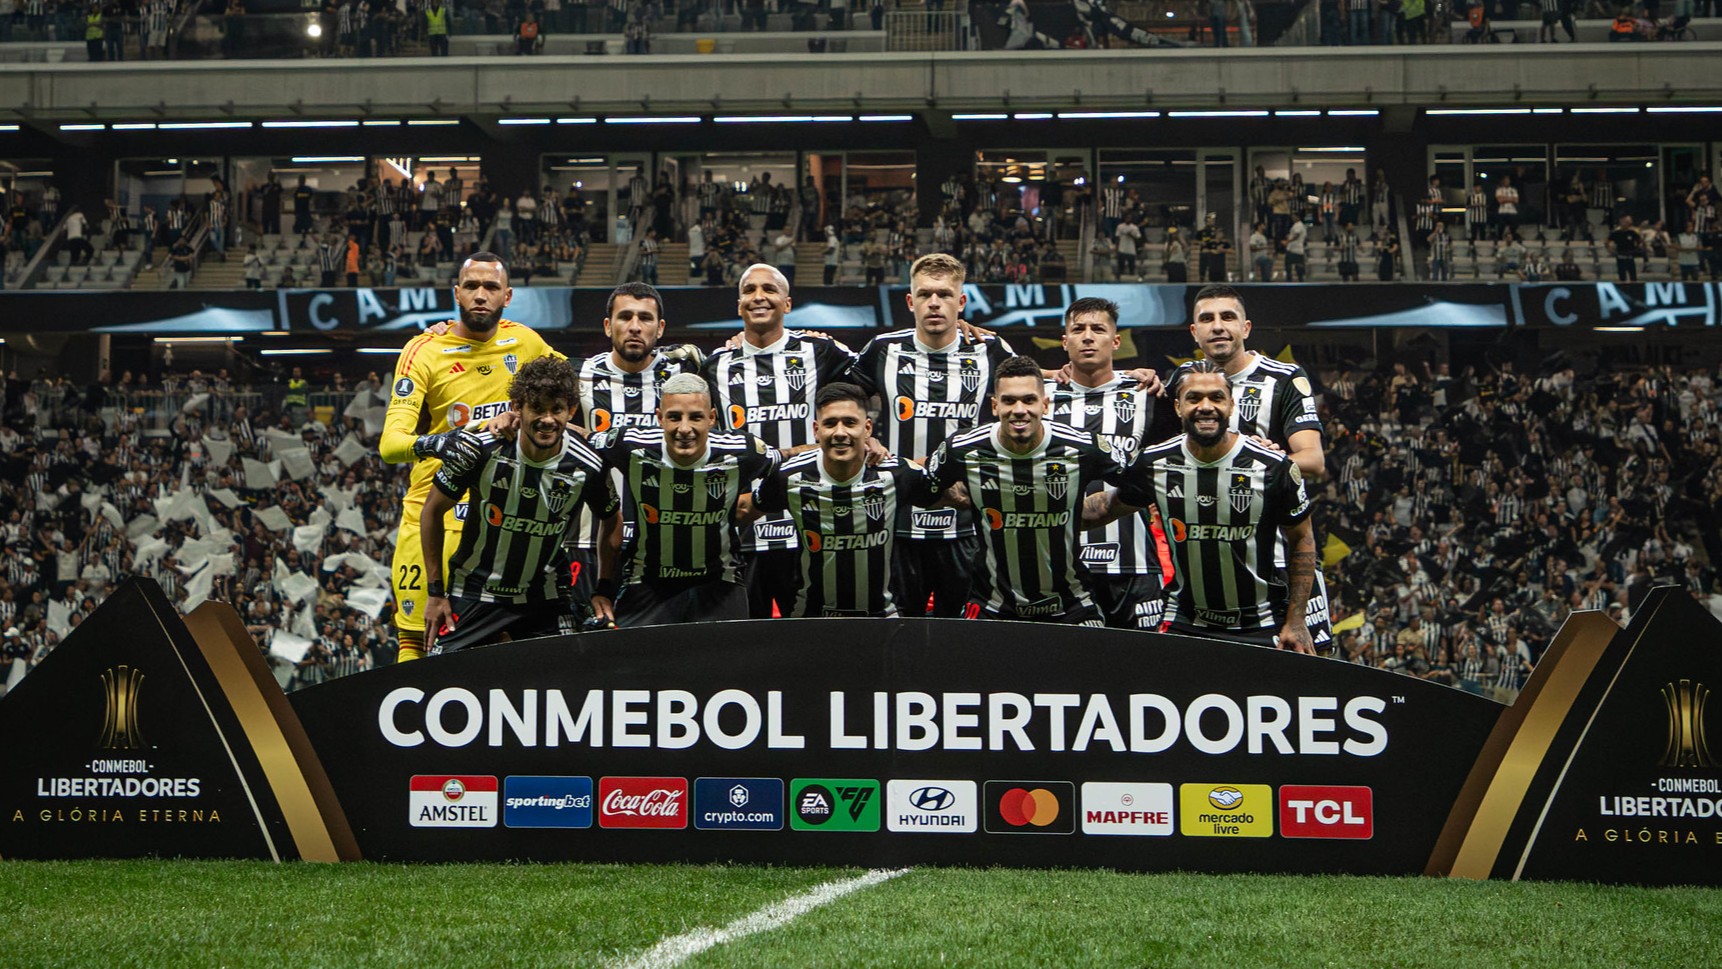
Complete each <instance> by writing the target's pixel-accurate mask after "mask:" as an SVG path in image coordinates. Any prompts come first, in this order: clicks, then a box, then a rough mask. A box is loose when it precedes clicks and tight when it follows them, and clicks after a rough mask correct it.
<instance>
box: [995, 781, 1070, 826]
mask: <svg viewBox="0 0 1722 969" xmlns="http://www.w3.org/2000/svg"><path fill="white" fill-rule="evenodd" d="M1058 808H1059V803H1058V795H1057V794H1054V793H1052V792H1051V791H1049V790H1047V789H1046V788H1044V787H1037V788H1034V789H1033V790H1024V789H1023V788H1020V787H1013V788H1011V789H1010V790H1008V791H1005V792H1004V795H1003V796H1001V797H1000V798H999V816H1000V817H1002V818H1004V821H1005V823H1006V824H1009V825H1011V826H1012V827H1017V828H1021V827H1025V826H1028V825H1034V826H1035V827H1037V828H1044V827H1046V826H1047V825H1049V824H1051V823H1052V822H1054V821H1056V820H1058Z"/></svg>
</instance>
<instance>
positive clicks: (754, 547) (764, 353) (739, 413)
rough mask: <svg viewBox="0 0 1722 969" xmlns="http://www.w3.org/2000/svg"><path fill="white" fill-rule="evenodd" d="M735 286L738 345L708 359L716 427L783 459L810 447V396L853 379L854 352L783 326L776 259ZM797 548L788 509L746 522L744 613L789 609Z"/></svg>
mask: <svg viewBox="0 0 1722 969" xmlns="http://www.w3.org/2000/svg"><path fill="white" fill-rule="evenodd" d="M738 289H739V295H740V299H739V300H738V301H737V303H736V311H737V312H738V313H739V314H740V315H741V322H742V340H741V345H740V346H736V347H724V348H723V349H721V350H718V351H717V352H716V353H714V354H712V355H711V356H710V357H709V358H708V359H707V360H706V364H705V371H704V376H705V379H706V382H707V383H708V384H709V385H710V391H711V395H712V403H713V405H715V406H716V408H717V412H718V421H719V425H718V426H719V427H720V428H721V429H722V430H724V431H727V432H731V433H740V432H744V431H745V432H747V433H748V434H751V435H753V436H754V437H757V438H759V439H760V440H762V441H764V442H765V443H766V444H768V445H770V446H771V447H773V448H776V449H777V450H778V451H779V452H781V453H782V454H783V456H784V457H786V458H788V457H792V456H794V455H796V454H799V453H801V452H802V451H808V450H812V449H813V448H814V447H815V446H816V445H815V444H814V440H813V398H814V396H815V395H817V394H818V393H819V388H820V387H823V386H825V385H826V384H828V383H832V382H833V381H839V380H852V379H853V378H852V376H851V373H852V370H853V367H854V364H855V355H854V354H853V353H851V352H850V351H849V348H848V347H846V346H844V345H843V344H841V343H838V342H837V341H836V340H832V339H830V338H828V337H816V336H810V335H808V334H806V333H802V332H801V331H799V330H788V329H785V328H784V325H783V317H784V315H785V314H787V313H788V312H789V309H790V305H791V304H790V298H789V281H788V280H787V279H785V278H784V276H783V273H781V272H779V271H778V270H777V268H776V267H775V266H767V265H765V264H763V263H758V264H755V265H752V266H749V267H748V268H747V271H746V272H744V273H742V275H741V282H740V284H739V286H738ZM798 547H799V543H798V541H797V539H796V534H795V522H793V521H791V520H790V518H789V516H788V515H781V516H772V517H768V518H764V519H761V520H759V521H757V522H754V523H753V525H752V526H751V527H749V526H743V531H742V550H743V551H744V552H745V553H747V557H748V559H749V562H748V565H747V580H746V581H747V593H748V612H749V615H751V616H752V617H753V618H755V619H769V618H771V614H772V606H773V605H774V604H775V605H776V606H777V611H778V613H779V614H780V615H785V616H787V615H789V612H790V610H791V609H793V608H794V606H795V587H796V584H797V581H798V579H797V572H798V569H799V565H798V561H797V556H796V554H795V551H796V549H797V548H798Z"/></svg>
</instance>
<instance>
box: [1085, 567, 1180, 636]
mask: <svg viewBox="0 0 1722 969" xmlns="http://www.w3.org/2000/svg"><path fill="white" fill-rule="evenodd" d="M1085 578H1086V579H1087V582H1088V592H1089V594H1090V595H1092V596H1094V605H1095V607H1096V608H1098V609H1099V610H1100V614H1101V615H1102V616H1104V617H1105V618H1106V625H1107V626H1109V627H1110V628H1112V629H1141V630H1145V631H1149V632H1152V631H1153V630H1155V629H1158V628H1160V618H1161V616H1162V615H1163V614H1164V613H1165V612H1166V587H1165V585H1164V584H1163V583H1162V582H1161V580H1160V576H1159V574H1158V573H1155V574H1154V575H1107V574H1105V573H1095V572H1090V573H1088V575H1087V576H1085Z"/></svg>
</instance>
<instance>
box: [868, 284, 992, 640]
mask: <svg viewBox="0 0 1722 969" xmlns="http://www.w3.org/2000/svg"><path fill="white" fill-rule="evenodd" d="M963 278H964V273H963V264H962V263H961V262H960V261H958V260H957V259H955V258H953V257H952V256H949V255H947V254H945V253H942V252H940V253H931V254H929V255H925V256H922V257H921V258H919V259H917V260H915V262H914V265H912V266H911V267H910V268H909V295H908V304H909V312H911V313H913V314H914V317H915V328H914V329H912V330H898V331H896V332H893V333H883V334H880V335H879V336H876V337H874V338H873V339H872V340H871V341H869V342H868V344H867V346H866V347H864V348H863V349H862V350H861V356H860V359H859V361H857V363H856V366H855V375H856V376H857V377H858V378H859V379H860V382H861V385H862V387H863V388H864V389H866V390H867V391H868V392H869V393H872V394H876V395H877V396H878V397H879V420H878V422H877V424H875V425H874V429H873V433H874V435H875V436H877V437H878V438H879V440H880V441H881V442H883V444H884V448H885V450H886V451H888V452H890V453H891V454H894V455H896V456H897V457H899V458H900V459H902V460H904V461H923V460H925V459H926V458H927V456H928V455H930V454H932V453H933V451H934V450H935V449H937V448H938V446H939V445H941V444H943V443H945V441H946V440H948V439H949V438H950V437H951V436H952V435H954V434H956V433H958V432H959V431H964V430H967V429H969V428H971V427H975V426H977V425H979V424H981V423H983V422H984V421H985V420H986V419H987V418H988V417H990V416H991V415H988V414H986V413H985V407H986V400H987V395H988V394H989V393H990V392H991V390H992V384H993V373H994V371H996V370H997V369H998V366H999V364H1001V363H1003V362H1004V361H1005V360H1008V359H1010V357H1011V356H1012V351H1011V348H1010V345H1009V344H1007V343H1005V341H1004V340H1003V339H1002V338H999V337H996V336H991V335H977V336H969V335H967V334H965V333H963V332H962V326H961V323H962V313H963V307H964V306H966V305H968V297H967V296H965V295H964V294H963ZM898 507H899V511H898V521H897V538H898V541H897V542H896V549H897V551H896V556H895V561H894V562H893V564H892V584H893V589H892V592H893V595H894V598H895V599H896V601H897V608H898V609H900V610H901V611H902V614H903V615H905V616H924V615H927V614H928V613H927V599H928V596H929V594H930V595H931V596H932V600H933V609H932V615H934V616H938V617H943V618H947V619H949V618H955V617H957V616H959V615H961V613H962V609H963V606H964V605H965V604H966V603H967V602H968V598H969V586H970V583H971V581H972V580H973V578H974V572H975V565H976V563H977V562H978V561H979V559H980V556H981V539H980V537H979V536H978V535H977V534H976V533H975V518H974V513H973V512H970V511H966V510H964V511H958V510H957V509H955V508H939V509H925V508H910V507H909V506H908V503H907V502H904V503H901V504H900V505H899V506H898Z"/></svg>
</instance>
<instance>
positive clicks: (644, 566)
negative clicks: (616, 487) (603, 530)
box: [592, 427, 793, 585]
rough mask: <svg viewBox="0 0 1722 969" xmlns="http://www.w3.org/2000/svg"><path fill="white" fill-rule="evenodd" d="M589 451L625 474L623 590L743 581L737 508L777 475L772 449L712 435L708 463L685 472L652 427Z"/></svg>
mask: <svg viewBox="0 0 1722 969" xmlns="http://www.w3.org/2000/svg"><path fill="white" fill-rule="evenodd" d="M592 444H593V447H594V448H595V449H596V450H597V451H598V453H599V454H601V455H603V458H604V463H605V465H606V466H607V467H610V468H613V469H615V470H617V471H619V472H621V475H622V484H623V500H624V507H623V511H622V514H623V516H624V517H626V518H627V519H628V520H629V521H631V522H633V523H634V534H633V538H632V541H631V542H630V543H629V544H628V545H627V547H626V548H625V549H624V554H623V557H624V558H625V559H626V560H627V564H626V565H625V566H624V567H623V569H622V575H621V579H622V584H624V585H632V584H634V583H636V582H658V581H678V580H693V581H710V580H714V579H721V580H723V581H725V582H736V581H739V575H740V561H739V558H738V552H739V551H740V547H739V545H740V542H739V540H738V535H737V530H736V523H735V505H736V501H737V499H739V498H740V497H741V496H742V495H744V494H747V493H749V492H751V491H752V490H753V486H754V482H756V481H758V480H759V479H760V478H762V477H764V476H765V475H767V474H770V473H771V472H772V471H773V470H775V469H776V468H777V464H778V454H777V451H776V450H775V449H773V448H772V447H771V446H769V445H767V444H766V443H765V442H764V441H761V440H760V439H759V438H756V437H754V436H752V435H750V434H715V433H714V434H712V435H711V436H710V438H709V439H708V440H707V445H706V453H705V456H704V457H702V458H701V459H700V460H698V461H696V462H694V464H692V465H691V466H688V467H683V466H681V465H678V464H676V463H675V462H674V461H672V460H670V458H669V456H668V455H667V454H665V453H664V435H663V432H662V431H660V430H658V429H657V428H655V427H652V428H647V427H636V428H633V429H631V430H626V431H611V432H609V433H606V434H601V435H598V436H597V437H596V438H594V439H593V442H592ZM791 527H793V526H791Z"/></svg>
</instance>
